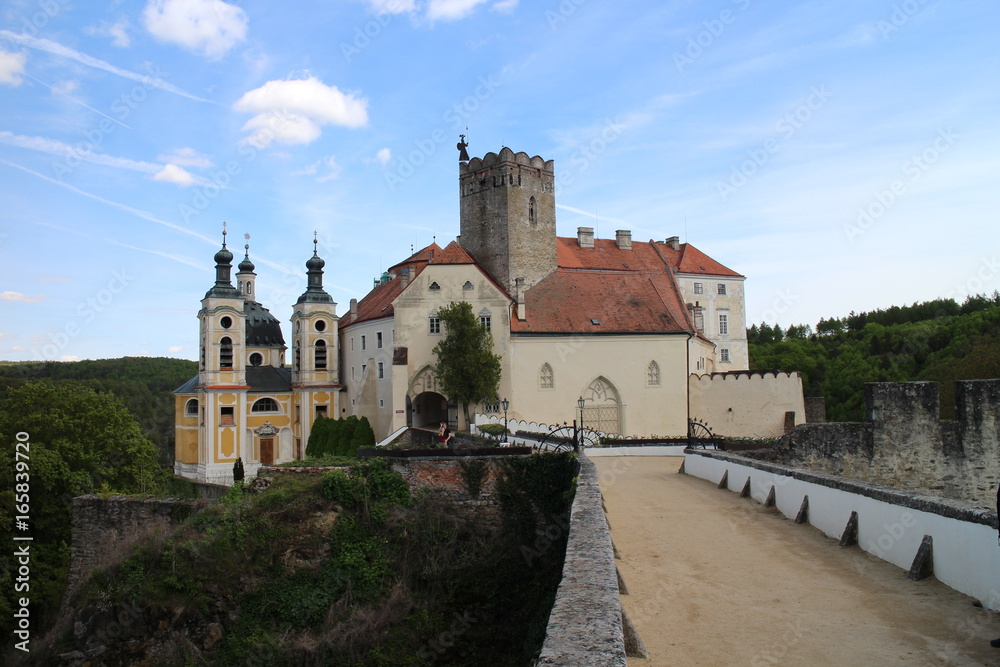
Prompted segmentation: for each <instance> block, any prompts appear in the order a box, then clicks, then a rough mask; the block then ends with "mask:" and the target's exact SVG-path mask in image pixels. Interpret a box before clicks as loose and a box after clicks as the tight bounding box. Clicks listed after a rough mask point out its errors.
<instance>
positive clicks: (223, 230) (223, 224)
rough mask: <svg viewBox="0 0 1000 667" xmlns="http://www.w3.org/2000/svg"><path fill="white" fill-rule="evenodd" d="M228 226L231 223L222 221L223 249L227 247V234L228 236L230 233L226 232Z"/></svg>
mask: <svg viewBox="0 0 1000 667" xmlns="http://www.w3.org/2000/svg"><path fill="white" fill-rule="evenodd" d="M227 224H229V223H227V222H226V221H225V220H223V221H222V247H223V248H225V247H226V234H228V232H227V231H226V225H227Z"/></svg>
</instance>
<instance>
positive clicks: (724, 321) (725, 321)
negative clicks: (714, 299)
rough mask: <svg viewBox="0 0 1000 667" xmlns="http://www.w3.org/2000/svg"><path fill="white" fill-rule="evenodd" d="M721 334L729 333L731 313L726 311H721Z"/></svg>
mask: <svg viewBox="0 0 1000 667" xmlns="http://www.w3.org/2000/svg"><path fill="white" fill-rule="evenodd" d="M719 335H720V336H728V335H729V315H727V314H726V313H719Z"/></svg>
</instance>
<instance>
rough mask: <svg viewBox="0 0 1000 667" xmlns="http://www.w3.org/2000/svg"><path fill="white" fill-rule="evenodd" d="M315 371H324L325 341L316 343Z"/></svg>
mask: <svg viewBox="0 0 1000 667" xmlns="http://www.w3.org/2000/svg"><path fill="white" fill-rule="evenodd" d="M316 370H318V371H325V370H326V341H324V340H318V341H316Z"/></svg>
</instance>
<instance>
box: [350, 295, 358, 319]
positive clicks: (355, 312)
mask: <svg viewBox="0 0 1000 667" xmlns="http://www.w3.org/2000/svg"><path fill="white" fill-rule="evenodd" d="M357 316H358V300H357V299H351V317H357Z"/></svg>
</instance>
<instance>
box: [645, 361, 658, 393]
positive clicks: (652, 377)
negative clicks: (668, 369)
mask: <svg viewBox="0 0 1000 667" xmlns="http://www.w3.org/2000/svg"><path fill="white" fill-rule="evenodd" d="M646 384H647V385H649V386H650V387H658V386H659V385H660V365H659V364H658V363H656V362H655V361H651V362H649V366H647V367H646Z"/></svg>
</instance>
